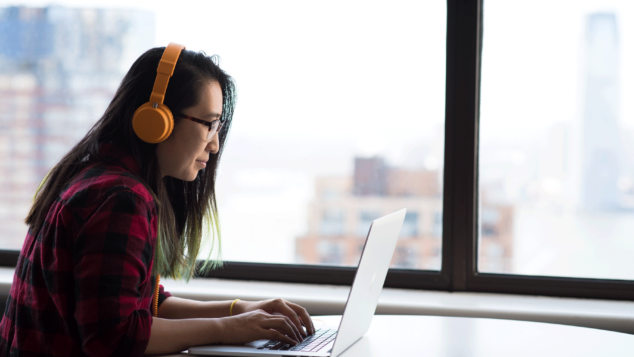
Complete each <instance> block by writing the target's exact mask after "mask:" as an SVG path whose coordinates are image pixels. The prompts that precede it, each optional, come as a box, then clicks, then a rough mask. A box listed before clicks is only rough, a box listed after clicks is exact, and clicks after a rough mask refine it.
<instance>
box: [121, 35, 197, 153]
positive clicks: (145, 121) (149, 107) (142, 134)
mask: <svg viewBox="0 0 634 357" xmlns="http://www.w3.org/2000/svg"><path fill="white" fill-rule="evenodd" d="M183 49H185V46H183V45H179V44H177V43H173V42H171V43H170V44H169V45H167V47H166V48H165V52H163V56H162V57H161V62H159V65H158V68H157V69H156V80H155V81H154V88H152V95H150V101H149V102H147V103H145V104H143V105H142V106H140V107H139V109H137V110H136V111H135V112H134V116H133V117H132V128H134V132H135V133H136V135H137V136H138V137H139V138H140V139H141V140H143V141H145V142H147V143H150V144H157V143H160V142H161V141H163V140H165V139H167V138H168V137H169V136H170V134H171V133H172V130H173V129H174V116H173V115H172V112H171V111H170V110H169V108H168V107H167V106H166V105H164V104H163V100H164V99H165V92H166V91H167V83H168V82H169V80H170V77H171V76H172V74H174V68H175V67H176V61H178V56H180V54H181V51H182V50H183Z"/></svg>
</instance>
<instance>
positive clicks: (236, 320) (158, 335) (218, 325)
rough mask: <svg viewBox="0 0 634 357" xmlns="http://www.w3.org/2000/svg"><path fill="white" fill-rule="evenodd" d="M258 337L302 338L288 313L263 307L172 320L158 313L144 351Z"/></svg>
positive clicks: (290, 340) (158, 351)
mask: <svg viewBox="0 0 634 357" xmlns="http://www.w3.org/2000/svg"><path fill="white" fill-rule="evenodd" d="M169 299H172V298H169ZM169 299H167V300H169ZM167 300H165V302H167ZM165 302H163V303H165ZM259 339H269V340H277V341H283V342H286V343H288V344H291V345H296V344H297V343H298V342H299V341H302V340H303V339H302V338H301V336H300V335H299V334H298V333H297V331H296V329H295V328H294V326H293V323H292V322H291V321H290V319H289V318H288V317H286V316H281V315H271V314H269V313H267V312H265V311H262V310H256V311H251V312H247V313H244V314H240V315H236V316H231V317H222V318H203V319H180V320H169V319H162V318H159V317H155V318H153V321H152V331H151V334H150V341H149V343H148V345H147V348H146V350H145V354H166V353H174V352H180V351H182V350H185V349H187V348H189V347H191V346H199V345H207V344H212V343H226V344H242V343H246V342H251V341H255V340H259Z"/></svg>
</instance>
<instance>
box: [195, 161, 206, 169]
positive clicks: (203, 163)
mask: <svg viewBox="0 0 634 357" xmlns="http://www.w3.org/2000/svg"><path fill="white" fill-rule="evenodd" d="M196 162H197V163H199V164H200V166H202V167H203V168H205V167H207V162H205V161H198V160H196Z"/></svg>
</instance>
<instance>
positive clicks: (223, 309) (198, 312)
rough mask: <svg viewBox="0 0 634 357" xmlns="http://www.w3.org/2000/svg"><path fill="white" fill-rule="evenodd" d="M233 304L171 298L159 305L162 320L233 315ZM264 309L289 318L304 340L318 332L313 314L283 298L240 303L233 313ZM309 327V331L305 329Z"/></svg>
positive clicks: (236, 305)
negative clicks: (231, 310)
mask: <svg viewBox="0 0 634 357" xmlns="http://www.w3.org/2000/svg"><path fill="white" fill-rule="evenodd" d="M232 302H233V301H206V302H203V301H195V300H189V299H181V298H177V297H174V296H172V297H169V298H167V299H165V301H163V303H162V304H161V305H160V306H159V317H162V318H165V319H192V318H214V317H225V316H229V309H230V307H231V303H232ZM256 310H263V311H266V312H267V313H269V314H279V315H284V316H286V317H288V318H289V319H290V320H291V322H292V323H293V325H294V326H295V328H296V329H297V332H298V333H299V334H301V335H302V336H303V337H306V335H307V333H306V332H308V334H313V333H314V332H315V326H314V325H313V322H312V320H311V318H310V315H309V314H308V312H307V311H306V309H304V308H303V307H301V306H299V305H297V304H293V303H291V302H288V301H286V300H283V299H271V300H264V301H238V302H236V303H235V305H234V306H233V314H234V315H239V314H242V313H245V312H250V311H256ZM302 326H304V327H305V328H306V332H305V331H304V329H303V328H302Z"/></svg>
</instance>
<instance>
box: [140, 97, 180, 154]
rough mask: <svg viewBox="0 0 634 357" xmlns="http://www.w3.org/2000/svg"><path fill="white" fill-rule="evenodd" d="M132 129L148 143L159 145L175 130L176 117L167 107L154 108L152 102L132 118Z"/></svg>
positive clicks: (161, 105)
mask: <svg viewBox="0 0 634 357" xmlns="http://www.w3.org/2000/svg"><path fill="white" fill-rule="evenodd" d="M132 128H133V129H134V132H135V133H136V135H137V136H138V137H139V138H140V139H141V140H143V141H145V142H146V143H150V144H158V143H160V142H161V141H163V140H165V139H167V138H168V137H169V136H170V134H171V133H172V130H174V117H173V116H172V112H171V111H170V110H169V108H168V107H167V106H166V105H163V104H159V105H158V107H156V108H153V107H152V104H151V103H150V102H148V103H145V104H143V105H142V106H140V107H139V108H138V109H137V110H136V111H135V112H134V116H133V117H132Z"/></svg>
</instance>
